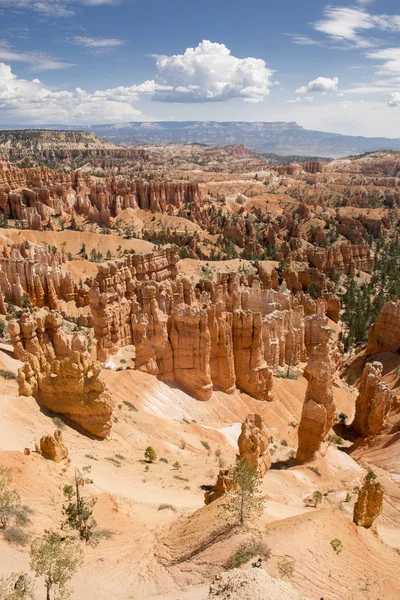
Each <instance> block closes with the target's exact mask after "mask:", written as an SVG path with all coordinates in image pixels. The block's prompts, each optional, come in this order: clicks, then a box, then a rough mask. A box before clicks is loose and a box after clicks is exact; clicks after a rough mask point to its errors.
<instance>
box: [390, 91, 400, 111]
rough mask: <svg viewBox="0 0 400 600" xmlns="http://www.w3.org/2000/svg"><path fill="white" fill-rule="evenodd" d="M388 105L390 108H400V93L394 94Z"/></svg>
mask: <svg viewBox="0 0 400 600" xmlns="http://www.w3.org/2000/svg"><path fill="white" fill-rule="evenodd" d="M387 103H388V106H390V107H391V108H394V107H396V106H400V92H395V93H394V94H392V95H391V96H390V98H389V100H388V101H387Z"/></svg>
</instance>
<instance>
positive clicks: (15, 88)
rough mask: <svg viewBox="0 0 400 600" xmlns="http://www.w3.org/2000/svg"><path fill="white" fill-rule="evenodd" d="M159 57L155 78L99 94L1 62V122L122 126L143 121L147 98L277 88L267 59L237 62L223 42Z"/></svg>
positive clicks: (221, 96) (256, 98)
mask: <svg viewBox="0 0 400 600" xmlns="http://www.w3.org/2000/svg"><path fill="white" fill-rule="evenodd" d="M87 40H89V42H87ZM93 40H95V43H96V44H99V43H100V47H109V46H110V45H112V44H114V43H115V42H116V41H117V40H114V39H112V40H111V39H108V38H107V40H101V41H100V40H99V39H98V38H85V43H88V44H89V47H92V45H91V44H92V42H93ZM94 47H99V46H94ZM2 51H3V52H4V56H5V57H6V58H7V59H8V60H21V61H26V62H30V63H33V60H34V59H33V55H30V54H26V55H25V54H22V53H17V52H13V51H12V50H10V49H9V48H8V47H7V46H5V45H4V44H3V45H2V46H0V56H1V52H2ZM6 58H3V60H5V59H6ZM36 59H38V56H36ZM40 59H41V63H42V68H55V67H56V65H57V64H58V63H56V61H52V59H50V58H49V57H44V56H41V57H40ZM156 59H157V60H156V68H157V75H156V77H155V79H151V80H147V81H143V82H142V83H139V84H134V85H131V86H119V87H114V88H109V89H105V90H96V91H94V92H88V91H86V90H83V89H81V88H76V89H75V90H73V91H69V90H62V91H60V90H54V89H52V88H50V87H47V86H46V85H44V84H43V83H42V82H41V81H40V80H39V79H32V80H26V79H20V78H18V77H17V76H16V75H15V74H14V73H13V71H12V69H11V66H10V65H9V64H6V63H4V62H0V114H1V116H2V120H4V119H6V120H7V119H9V120H10V119H13V120H14V122H15V120H17V121H18V120H20V121H21V122H24V123H25V122H32V123H46V122H47V123H48V122H51V123H95V122H103V123H104V122H105V121H107V122H123V121H129V120H137V119H138V118H143V115H142V114H141V112H140V111H139V110H138V109H137V108H136V107H135V106H134V105H135V103H136V102H138V101H139V100H140V98H141V97H143V96H149V97H150V98H151V99H152V100H156V101H160V102H185V103H190V102H211V101H226V100H230V99H233V98H237V99H242V100H244V101H247V102H260V101H262V100H264V98H265V97H266V96H267V95H268V94H269V87H270V86H272V85H274V82H273V81H272V80H271V77H272V75H273V71H272V70H270V69H268V68H267V66H266V64H265V62H264V61H263V60H260V59H256V58H244V59H240V58H236V57H234V56H232V55H231V53H230V50H228V48H226V46H225V45H224V44H217V43H212V42H209V41H203V42H202V43H201V44H199V45H198V46H197V48H188V49H186V51H185V52H184V54H181V55H174V56H157V57H156ZM46 61H47V62H46ZM61 64H63V63H61ZM276 83H278V82H276Z"/></svg>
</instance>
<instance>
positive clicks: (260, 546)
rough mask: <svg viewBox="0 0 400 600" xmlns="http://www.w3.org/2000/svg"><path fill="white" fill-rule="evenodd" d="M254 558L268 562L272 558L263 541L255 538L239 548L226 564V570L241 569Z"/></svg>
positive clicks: (243, 543) (244, 542)
mask: <svg viewBox="0 0 400 600" xmlns="http://www.w3.org/2000/svg"><path fill="white" fill-rule="evenodd" d="M254 556H261V557H262V558H263V559H265V560H268V559H269V558H270V556H271V550H270V549H269V547H268V546H267V544H266V543H265V542H264V541H263V540H262V539H260V538H257V537H254V536H253V537H251V538H250V539H248V540H245V541H243V542H242V543H241V544H240V545H239V546H238V548H237V550H236V551H235V552H234V553H233V554H232V555H231V556H230V557H229V559H228V561H227V562H226V564H225V568H226V569H236V568H238V567H241V566H242V565H244V564H245V563H247V562H248V561H249V560H251V559H252V558H253V557H254Z"/></svg>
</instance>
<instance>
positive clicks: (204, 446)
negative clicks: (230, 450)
mask: <svg viewBox="0 0 400 600" xmlns="http://www.w3.org/2000/svg"><path fill="white" fill-rule="evenodd" d="M201 445H202V446H203V448H205V449H206V450H207V451H208V452H210V450H211V448H210V444H209V443H208V442H205V441H204V440H201Z"/></svg>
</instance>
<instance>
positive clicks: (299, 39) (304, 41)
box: [284, 33, 320, 46]
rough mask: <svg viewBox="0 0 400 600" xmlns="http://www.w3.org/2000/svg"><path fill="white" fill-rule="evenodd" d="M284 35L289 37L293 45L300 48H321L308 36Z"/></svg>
mask: <svg viewBox="0 0 400 600" xmlns="http://www.w3.org/2000/svg"><path fill="white" fill-rule="evenodd" d="M284 35H287V36H289V37H290V38H291V39H292V42H293V44H298V45H299V46H319V45H320V43H319V42H317V41H316V40H313V39H311V38H310V37H308V36H307V35H297V34H295V33H285V34H284Z"/></svg>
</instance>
